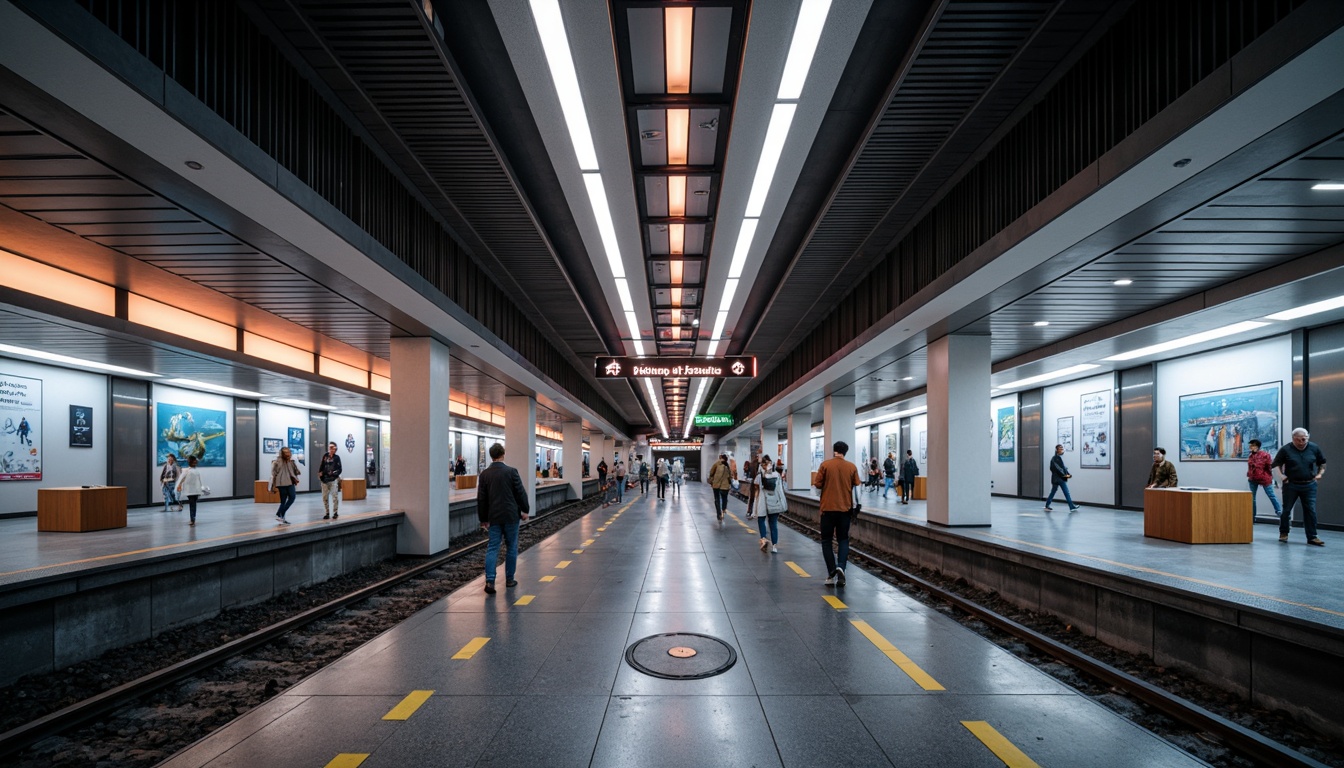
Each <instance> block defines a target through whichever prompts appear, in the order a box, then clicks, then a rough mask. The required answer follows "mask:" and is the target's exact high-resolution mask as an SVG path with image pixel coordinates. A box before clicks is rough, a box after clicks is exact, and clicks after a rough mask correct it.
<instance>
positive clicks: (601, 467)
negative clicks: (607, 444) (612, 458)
mask: <svg viewBox="0 0 1344 768" xmlns="http://www.w3.org/2000/svg"><path fill="white" fill-rule="evenodd" d="M597 484H598V485H599V486H601V487H602V488H606V487H607V460H606V459H601V460H599V461H598V462H597Z"/></svg>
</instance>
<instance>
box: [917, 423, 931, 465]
mask: <svg viewBox="0 0 1344 768" xmlns="http://www.w3.org/2000/svg"><path fill="white" fill-rule="evenodd" d="M919 466H921V467H923V468H924V469H925V471H928V467H929V432H928V430H925V431H923V432H920V433H919Z"/></svg>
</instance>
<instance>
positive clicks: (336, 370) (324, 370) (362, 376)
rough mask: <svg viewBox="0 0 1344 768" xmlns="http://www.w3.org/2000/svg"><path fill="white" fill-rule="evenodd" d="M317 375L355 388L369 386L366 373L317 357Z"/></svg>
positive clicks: (328, 358) (350, 366)
mask: <svg viewBox="0 0 1344 768" xmlns="http://www.w3.org/2000/svg"><path fill="white" fill-rule="evenodd" d="M317 373H318V375H319V376H326V377H327V378H329V379H336V380H337V381H344V382H345V383H346V384H354V385H355V386H357V387H368V386H369V372H368V371H366V370H364V369H363V368H356V367H355V366H353V365H346V364H345V363H341V362H337V361H335V360H332V359H331V358H330V357H319V358H318V359H317Z"/></svg>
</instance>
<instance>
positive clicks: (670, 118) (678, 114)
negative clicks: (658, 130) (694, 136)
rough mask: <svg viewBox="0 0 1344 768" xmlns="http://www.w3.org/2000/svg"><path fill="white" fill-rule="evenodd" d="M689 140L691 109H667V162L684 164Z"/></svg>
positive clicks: (669, 163)
mask: <svg viewBox="0 0 1344 768" xmlns="http://www.w3.org/2000/svg"><path fill="white" fill-rule="evenodd" d="M690 141H691V110H689V109H669V110H667V164H668V165H685V164H686V153H687V147H688V146H689V145H690Z"/></svg>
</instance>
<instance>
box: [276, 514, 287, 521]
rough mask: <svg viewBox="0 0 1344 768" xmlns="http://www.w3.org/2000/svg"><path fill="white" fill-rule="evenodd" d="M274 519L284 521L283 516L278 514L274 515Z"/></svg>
mask: <svg viewBox="0 0 1344 768" xmlns="http://www.w3.org/2000/svg"><path fill="white" fill-rule="evenodd" d="M275 520H276V522H279V523H283V522H285V518H283V517H281V516H279V515H276V516H275Z"/></svg>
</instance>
